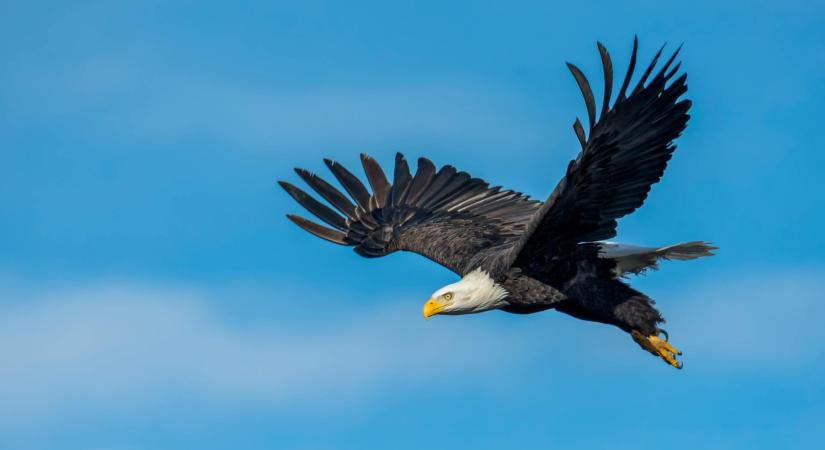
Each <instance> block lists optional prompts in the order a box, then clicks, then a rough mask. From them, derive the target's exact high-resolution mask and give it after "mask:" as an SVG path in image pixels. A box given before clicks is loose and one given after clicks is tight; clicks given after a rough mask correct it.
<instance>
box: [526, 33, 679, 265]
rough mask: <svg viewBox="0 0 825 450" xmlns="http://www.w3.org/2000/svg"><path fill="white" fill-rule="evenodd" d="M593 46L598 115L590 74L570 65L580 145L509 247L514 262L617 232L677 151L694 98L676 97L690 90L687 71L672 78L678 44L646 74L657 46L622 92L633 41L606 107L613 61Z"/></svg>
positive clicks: (541, 257) (544, 256) (630, 70)
mask: <svg viewBox="0 0 825 450" xmlns="http://www.w3.org/2000/svg"><path fill="white" fill-rule="evenodd" d="M598 48H599V53H600V55H601V60H602V65H603V68H604V78H605V80H604V98H603V100H602V104H601V113H600V117H599V120H598V122H596V103H595V101H594V98H593V92H592V91H591V90H590V85H589V83H588V81H587V79H586V78H585V76H584V74H582V72H581V71H580V70H579V69H578V68H577V67H576V66H574V65H572V64H569V63H568V67H569V68H570V71H571V72H572V73H573V76H574V77H575V79H576V82H577V83H578V85H579V88H580V89H581V91H582V95H583V96H584V100H585V104H586V106H587V115H588V119H589V121H588V122H589V133H588V136H587V137H585V132H584V129H583V127H582V124H581V122H580V121H579V120H578V119H576V122H575V123H574V125H573V128H574V130H575V132H576V135H577V136H578V138H579V142H580V143H581V146H582V151H581V153H579V155H578V157H577V158H576V159H575V160H573V161H571V162H570V164H569V165H568V167H567V173H566V174H565V176H564V178H562V180H561V181H560V182H559V183H558V185H557V186H556V188H555V189H554V190H553V193H552V194H551V195H550V197H549V198H548V199H547V202H546V203H545V204H544V205H543V206H542V207H541V209H540V210H539V212H538V213H537V214H536V216H535V217H534V219H533V220H532V221H531V222H530V224H529V225H528V230H527V231H526V232H525V233H524V234H523V235H522V237H521V239H520V240H519V242H518V243H517V244H516V245H515V246H514V247H513V250H512V252H511V253H510V259H511V260H513V261H514V262H515V263H516V265H519V266H520V265H522V264H526V263H529V262H531V261H536V260H538V262H540V261H546V260H547V259H548V258H552V257H553V256H554V255H558V254H559V253H560V252H563V251H566V249H567V250H569V249H570V246H571V245H575V244H577V243H579V242H588V241H596V240H601V239H608V238H611V237H613V236H615V235H616V220H617V219H619V218H620V217H623V216H625V215H627V214H629V213H631V212H633V211H634V210H635V209H636V208H638V207H639V206H641V205H642V203H643V202H644V200H645V198H646V197H647V194H648V192H649V191H650V187H651V186H652V185H653V184H654V183H656V182H658V181H659V179H660V178H661V177H662V174H663V173H664V170H665V167H666V166H667V162H668V160H670V157H671V155H672V154H673V151H674V150H675V149H676V146H675V145H674V144H673V140H674V139H675V138H676V137H678V136H679V135H680V134H681V133H682V131H683V130H684V129H685V125H686V124H687V121H688V118H689V116H688V114H687V112H688V109H689V108H690V105H691V104H690V101H689V100H680V97H681V96H682V94H684V93H685V92H686V91H687V85H686V84H685V81H686V77H687V76H686V74H682V75H681V76H679V77H677V78H676V79H673V77H674V75H675V74H676V72H677V71H678V70H679V66H680V64H676V65H675V66H673V67H672V68H671V65H672V63H673V61H674V60H675V59H676V55H677V54H678V53H679V50H678V49H677V50H676V52H675V53H674V54H673V56H671V57H670V59H669V60H668V61H667V62H666V63H665V64H664V66H663V67H662V68H661V69H660V70H659V71H658V72H657V73H656V75H654V76H653V78H650V75H651V73H652V72H653V69H654V68H655V66H656V62H657V61H658V59H659V57H660V55H661V53H662V49H660V50H659V52H658V53H657V54H656V56H655V57H654V58H653V61H652V62H651V63H650V65H649V66H648V67H647V69H646V70H645V71H644V73H643V74H642V76H641V78H640V79H639V81H638V82H637V84H636V86H635V87H634V88H633V89H632V91H630V93H629V95H628V96H626V92H627V89H628V86H629V83H630V79H631V77H632V76H633V69H634V66H635V63H636V51H637V48H638V41H637V40H636V39H634V41H633V53H632V56H631V58H630V65H629V67H628V70H627V75H626V76H625V79H624V82H623V83H622V85H621V88H620V89H619V93H618V95H617V96H616V100H615V102H614V103H613V105H612V106H610V97H611V90H612V84H613V65H612V63H611V60H610V56H609V55H608V53H607V51H606V50H605V48H604V46H602V44H601V43H599V44H598ZM649 78H650V81H649V82H648V79H649ZM671 80H672V81H671Z"/></svg>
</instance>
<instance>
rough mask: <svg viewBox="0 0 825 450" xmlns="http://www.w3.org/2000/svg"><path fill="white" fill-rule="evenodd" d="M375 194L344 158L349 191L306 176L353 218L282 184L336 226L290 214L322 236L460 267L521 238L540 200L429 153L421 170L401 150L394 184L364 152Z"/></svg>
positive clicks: (339, 170)
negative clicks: (503, 187)
mask: <svg viewBox="0 0 825 450" xmlns="http://www.w3.org/2000/svg"><path fill="white" fill-rule="evenodd" d="M361 161H362V163H363V166H364V172H365V174H366V177H367V180H368V182H369V184H370V186H371V187H372V189H373V191H372V194H370V193H369V192H367V191H366V188H365V187H364V185H363V184H361V182H360V181H358V179H357V178H355V176H354V175H352V174H351V173H350V172H349V171H347V170H346V169H345V168H344V167H343V166H341V165H340V164H337V163H334V162H332V161H329V160H325V163H326V165H327V167H329V169H330V171H332V173H333V174H334V175H335V177H336V179H338V181H339V182H341V185H342V186H343V187H344V190H345V191H346V192H347V193H348V194H349V195H350V196H351V197H353V198H354V200H355V203H352V202H351V201H350V200H348V199H347V198H346V196H345V195H344V194H343V193H341V192H340V191H338V190H337V189H335V188H334V187H332V186H331V185H329V184H328V183H326V182H325V181H323V180H322V179H321V178H320V177H318V176H316V175H314V174H311V173H309V172H307V171H303V170H298V171H297V173H298V175H299V176H300V177H301V178H302V179H303V180H304V181H305V182H306V183H307V184H309V185H310V187H312V188H313V189H314V190H315V191H316V192H318V194H319V195H320V196H321V197H322V198H323V199H324V200H326V201H327V202H329V203H330V204H332V205H333V206H335V207H336V208H337V209H339V210H341V212H343V213H345V215H346V218H344V217H342V216H340V215H339V214H337V213H336V212H335V211H334V210H332V209H331V208H329V207H327V206H326V205H324V204H322V203H320V202H319V201H317V200H315V199H313V198H312V197H311V196H309V195H308V194H306V193H305V192H303V191H301V190H300V189H298V188H297V187H295V186H293V185H291V184H289V183H286V182H280V184H281V186H282V187H283V188H284V189H285V190H286V191H287V193H289V194H290V195H291V196H292V197H293V198H294V199H295V200H296V201H298V203H299V204H301V206H303V207H304V208H306V209H307V210H308V211H310V212H311V213H313V214H314V215H316V216H317V217H318V218H320V219H321V220H323V221H324V222H326V223H328V224H329V225H331V226H332V227H334V228H336V229H330V228H327V227H324V226H322V225H319V224H316V223H314V222H311V221H309V220H307V219H304V218H302V217H299V216H294V215H289V216H288V217H289V219H290V220H292V221H293V222H294V223H295V224H296V225H298V226H299V227H301V228H303V229H304V230H306V231H308V232H309V233H312V234H313V235H315V236H318V237H320V238H323V239H325V240H328V241H331V242H334V243H336V244H343V245H349V246H352V247H354V248H355V251H356V252H357V253H358V254H360V255H362V256H366V257H378V256H384V255H386V254H389V253H392V252H394V251H396V250H407V251H412V252H415V253H419V254H421V255H423V256H425V257H427V258H429V259H432V260H434V261H436V262H438V263H440V264H442V265H444V266H446V267H448V268H450V269H451V270H453V271H455V272H457V273H460V274H461V273H464V272H465V271H467V270H470V268H468V267H467V265H468V263H469V262H470V261H471V260H473V258H474V257H477V256H478V255H479V254H480V253H481V252H484V251H486V250H489V249H491V248H492V249H495V248H498V246H502V245H508V244H513V243H515V242H516V241H517V239H518V236H519V235H520V233H521V232H522V231H523V230H524V227H525V226H526V224H527V222H528V220H529V219H530V217H531V216H532V215H533V214H534V213H535V212H536V211H537V209H538V207H539V205H540V203H539V202H537V201H534V200H529V199H528V198H527V197H525V196H523V195H521V194H519V193H517V192H513V191H501V188H499V187H494V188H490V187H489V186H488V185H487V183H485V182H484V181H483V180H480V179H478V178H472V177H471V176H470V175H469V174H467V173H465V172H459V171H457V170H456V169H455V168H454V167H452V166H444V167H442V168H441V169H440V170H438V171H437V172H436V169H435V166H434V165H433V163H432V162H430V161H429V160H428V159H425V158H420V159H419V160H418V168H417V169H416V173H415V175H414V176H412V175H410V169H409V166H408V164H407V162H406V159H404V157H403V155H401V154H400V153H399V154H397V155H396V158H395V168H394V171H393V183H392V184H390V183H389V182H388V181H387V178H386V176H385V175H384V171H383V170H382V169H381V167H380V166H379V165H378V163H377V162H376V161H375V160H374V159H373V158H371V157H369V156H367V155H362V156H361Z"/></svg>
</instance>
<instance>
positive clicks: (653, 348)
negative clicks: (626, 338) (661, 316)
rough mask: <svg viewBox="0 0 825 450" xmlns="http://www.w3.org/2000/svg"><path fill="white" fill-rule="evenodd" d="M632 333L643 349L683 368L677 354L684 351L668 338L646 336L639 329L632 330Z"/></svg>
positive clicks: (674, 365) (672, 364) (676, 366)
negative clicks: (673, 344)
mask: <svg viewBox="0 0 825 450" xmlns="http://www.w3.org/2000/svg"><path fill="white" fill-rule="evenodd" d="M630 335H631V336H633V340H634V341H636V343H637V344H639V346H641V347H642V348H643V349H645V350H647V351H649V352H650V353H651V354H653V355H655V356H658V357H659V358H662V359H663V360H664V361H665V362H666V363H668V364H670V365H671V366H673V367H675V368H677V369H681V368H682V363H681V362H679V361H677V360H676V356H678V355H681V354H682V352H680V351H679V350H677V349H676V348H675V347H673V346H672V345H670V343H668V341H667V339H662V338H660V337H659V336H645V335H644V334H642V333H640V332H639V331H638V330H633V331H631V332H630Z"/></svg>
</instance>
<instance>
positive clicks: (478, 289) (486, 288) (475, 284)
mask: <svg viewBox="0 0 825 450" xmlns="http://www.w3.org/2000/svg"><path fill="white" fill-rule="evenodd" d="M458 284H460V285H462V287H466V288H467V289H468V290H469V292H470V296H471V298H472V300H473V306H474V307H475V308H474V309H475V310H476V311H484V310H488V309H493V308H498V307H500V306H502V305H503V304H505V303H506V302H505V301H504V298H505V297H507V295H508V294H509V293H508V292H507V290H506V289H504V288H503V287H501V286H500V285H499V284H498V283H496V282H495V280H493V278H492V277H490V275H489V274H488V273H487V272H485V271H483V270H481V269H480V268H478V269H475V270H473V271H472V272H470V273H468V274H467V275H464V278H462V279H461V281H459V282H458Z"/></svg>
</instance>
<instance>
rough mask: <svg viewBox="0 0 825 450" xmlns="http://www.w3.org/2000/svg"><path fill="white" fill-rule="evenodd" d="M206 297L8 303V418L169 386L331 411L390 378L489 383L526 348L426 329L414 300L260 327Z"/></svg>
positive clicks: (4, 395)
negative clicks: (229, 315) (412, 309)
mask: <svg viewBox="0 0 825 450" xmlns="http://www.w3.org/2000/svg"><path fill="white" fill-rule="evenodd" d="M7 298H8V297H7ZM307 301H309V300H307ZM209 305H210V302H209V301H207V298H206V297H205V296H203V295H201V294H198V293H197V292H193V291H191V290H181V289H175V288H156V287H149V286H141V285H135V284H123V283H102V284H98V285H93V286H88V287H75V288H60V289H56V290H51V291H47V292H44V293H41V294H34V295H28V296H23V297H18V298H17V299H16V301H14V302H13V303H11V304H8V305H6V306H5V307H3V308H2V310H0V314H2V317H1V318H0V354H2V355H3V359H4V363H3V376H2V383H0V403H2V404H3V405H4V411H6V413H0V423H2V422H8V421H13V422H14V421H20V420H23V421H32V420H33V421H37V420H47V419H49V418H53V417H54V416H63V415H66V414H73V413H76V412H88V411H92V412H94V411H98V412H102V411H108V410H115V411H117V410H123V409H130V408H135V407H138V408H139V407H141V406H142V405H145V404H149V405H152V404H155V403H157V402H158V401H162V399H163V398H164V397H165V396H167V395H170V394H174V395H176V396H189V395H191V396H193V397H196V398H199V399H201V400H202V401H206V402H218V403H220V402H238V401H241V402H247V403H251V404H261V405H269V406H270V407H275V406H284V405H288V406H289V407H290V409H294V408H298V407H300V405H306V404H310V405H311V404H317V402H318V401H322V402H323V404H324V405H325V406H324V408H332V409H334V408H335V406H336V404H337V403H339V402H344V403H349V402H350V401H352V400H359V399H363V398H366V397H367V396H369V395H370V394H374V393H378V392H381V390H382V389H384V388H386V387H387V386H388V385H391V386H394V387H399V386H401V387H405V386H409V387H420V386H426V385H428V384H430V383H433V380H438V379H449V378H451V377H461V378H462V379H463V380H465V381H467V382H469V383H470V384H472V382H473V380H477V381H479V382H481V383H484V382H489V381H490V380H491V378H490V377H495V376H496V374H499V373H500V370H499V369H497V367H507V366H510V365H514V364H517V361H518V360H519V359H521V358H522V357H523V356H524V353H522V352H518V351H516V352H513V351H512V350H511V349H508V348H506V346H505V345H504V344H503V343H502V342H501V341H499V340H498V339H497V338H496V336H495V334H494V333H491V332H489V330H480V329H478V328H477V327H467V326H457V327H456V326H453V327H443V326H442V327H438V326H429V327H427V323H425V322H424V321H423V320H422V319H421V318H420V317H418V315H417V314H415V315H414V316H411V315H410V314H409V311H408V310H405V311H398V310H393V309H387V310H383V311H381V310H379V311H375V310H372V311H370V312H369V314H368V315H364V317H362V318H359V317H353V316H351V315H349V316H348V317H342V318H341V320H340V321H339V322H335V323H330V322H328V321H325V320H323V319H320V320H319V321H318V322H313V321H312V320H311V315H309V316H308V317H307V318H305V319H309V320H306V323H303V322H302V323H299V324H296V323H290V320H293V321H294V320H295V318H294V317H291V316H288V317H282V318H280V319H278V320H277V321H275V322H274V323H271V322H270V323H267V325H266V326H260V325H258V324H249V323H247V324H241V323H238V322H237V321H233V320H230V319H225V318H223V317H221V316H219V315H218V314H217V311H216V309H215V308H214V307H210V306H209ZM430 325H432V324H430ZM485 331H486V332H485ZM445 343H449V345H444V344H445ZM6 424H7V425H8V423H6ZM0 426H1V425H0Z"/></svg>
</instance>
